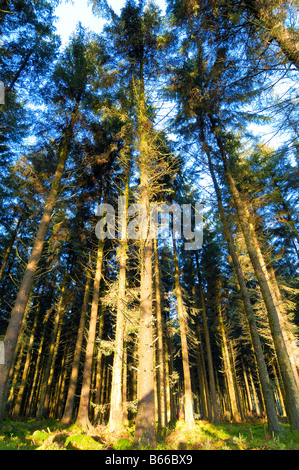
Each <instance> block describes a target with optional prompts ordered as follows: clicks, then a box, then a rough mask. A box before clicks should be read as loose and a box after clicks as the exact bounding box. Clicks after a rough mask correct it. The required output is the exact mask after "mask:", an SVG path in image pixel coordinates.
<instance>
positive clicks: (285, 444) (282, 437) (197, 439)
mask: <svg viewBox="0 0 299 470" xmlns="http://www.w3.org/2000/svg"><path fill="white" fill-rule="evenodd" d="M281 427H282V430H281V433H280V434H279V435H278V436H273V435H270V434H269V433H268V432H267V427H266V424H265V423H255V424H252V423H242V424H235V423H221V424H218V425H214V424H211V423H208V422H206V421H197V422H196V424H195V425H194V426H193V427H191V428H190V427H187V426H186V425H185V423H184V422H183V421H178V422H177V423H172V424H170V426H169V427H168V428H167V430H166V433H165V432H164V433H163V434H160V435H159V434H158V439H157V450H292V449H296V450H299V433H298V432H294V431H292V430H291V429H290V427H289V425H288V424H285V423H282V424H281ZM133 436H134V426H133V425H132V426H131V427H128V428H127V429H126V431H125V432H124V433H123V435H120V436H113V435H111V434H109V433H108V431H107V428H105V426H99V427H97V428H95V429H93V430H92V431H89V432H83V431H82V429H80V428H79V427H78V426H75V425H72V426H69V427H64V426H62V425H61V424H60V423H59V421H57V420H47V421H46V420H45V421H33V420H32V421H30V420H29V421H4V422H3V423H2V424H1V426H0V450H111V449H113V450H120V451H121V450H130V449H133Z"/></svg>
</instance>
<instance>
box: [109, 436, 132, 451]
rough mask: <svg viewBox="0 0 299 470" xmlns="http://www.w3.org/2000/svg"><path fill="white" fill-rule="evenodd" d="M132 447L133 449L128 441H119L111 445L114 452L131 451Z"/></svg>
mask: <svg viewBox="0 0 299 470" xmlns="http://www.w3.org/2000/svg"><path fill="white" fill-rule="evenodd" d="M132 447H133V442H132V441H130V440H129V439H119V440H118V441H116V442H115V443H114V444H113V449H114V450H128V449H132Z"/></svg>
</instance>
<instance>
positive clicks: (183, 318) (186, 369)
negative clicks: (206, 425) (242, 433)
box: [172, 237, 194, 426]
mask: <svg viewBox="0 0 299 470" xmlns="http://www.w3.org/2000/svg"><path fill="white" fill-rule="evenodd" d="M172 241H173V262H174V280H175V292H176V299H177V308H178V317H179V322H180V336H181V347H182V361H183V374H184V403H185V407H184V411H185V422H186V424H187V425H188V426H192V425H193V424H194V414H193V398H192V387H191V376H190V365H189V354H188V341H187V329H188V325H187V312H186V309H185V306H184V303H183V296H182V289H181V284H180V272H179V265H178V255H177V249H176V243H175V239H174V237H173V239H172Z"/></svg>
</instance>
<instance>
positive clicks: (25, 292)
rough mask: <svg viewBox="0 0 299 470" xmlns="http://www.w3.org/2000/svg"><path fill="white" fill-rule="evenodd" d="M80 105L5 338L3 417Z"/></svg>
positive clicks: (0, 369)
mask: <svg viewBox="0 0 299 470" xmlns="http://www.w3.org/2000/svg"><path fill="white" fill-rule="evenodd" d="M77 108H78V103H76V105H75V108H74V111H73V113H72V117H71V121H70V124H69V125H68V128H67V130H66V132H65V134H64V137H63V141H62V148H61V151H60V155H59V159H58V163H57V168H56V172H55V176H54V179H53V182H52V185H51V190H50V192H49V194H48V197H47V200H46V203H45V208H44V213H43V216H42V219H41V221H40V224H39V228H38V231H37V234H36V237H35V241H34V244H33V248H32V252H31V256H30V259H29V262H28V264H27V267H26V269H25V273H24V276H23V279H22V282H21V286H20V289H19V292H18V295H17V298H16V301H15V304H14V307H13V309H12V312H11V318H10V320H9V324H8V328H7V331H6V335H5V339H4V348H5V364H3V365H1V364H0V420H1V419H3V418H4V414H5V405H6V397H7V389H8V383H7V382H8V375H9V370H10V367H11V365H12V361H13V357H14V351H15V348H16V344H17V341H18V337H19V333H20V327H21V324H22V319H23V317H24V313H25V310H26V305H27V303H28V299H29V296H30V292H31V289H32V286H33V282H34V278H35V274H36V271H37V267H38V263H39V260H40V257H41V255H42V251H43V246H44V242H45V238H46V234H47V231H48V227H49V224H50V220H51V216H52V212H53V210H54V207H55V203H56V199H57V195H58V191H59V188H60V183H61V179H62V176H63V173H64V168H65V163H66V159H67V155H68V151H69V146H70V142H71V138H72V134H73V127H74V124H75V119H76V114H77V113H76V111H77Z"/></svg>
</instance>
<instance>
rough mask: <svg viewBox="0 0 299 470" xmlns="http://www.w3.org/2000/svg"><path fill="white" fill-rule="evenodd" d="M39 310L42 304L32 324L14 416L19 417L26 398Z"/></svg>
mask: <svg viewBox="0 0 299 470" xmlns="http://www.w3.org/2000/svg"><path fill="white" fill-rule="evenodd" d="M39 310H40V305H39V306H38V307H37V309H36V312H35V317H34V322H33V326H32V329H31V333H30V338H29V343H28V349H27V353H26V359H25V364H24V367H23V373H22V378H21V385H20V387H19V390H18V396H17V399H16V402H15V405H14V410H13V417H14V418H18V417H19V416H20V415H21V411H22V403H23V400H24V390H25V387H26V382H27V379H28V371H29V367H30V361H31V353H32V348H33V342H34V336H35V332H36V326H37V320H38V315H39Z"/></svg>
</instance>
